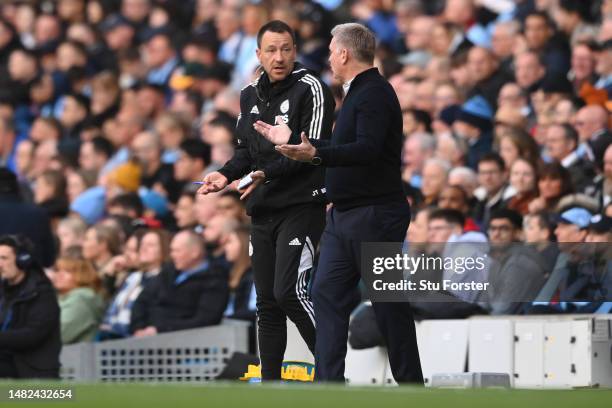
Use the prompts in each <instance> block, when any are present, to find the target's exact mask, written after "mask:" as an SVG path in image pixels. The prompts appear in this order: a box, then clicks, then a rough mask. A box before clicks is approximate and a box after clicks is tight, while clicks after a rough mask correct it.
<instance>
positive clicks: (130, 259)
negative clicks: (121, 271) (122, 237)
mask: <svg viewBox="0 0 612 408" xmlns="http://www.w3.org/2000/svg"><path fill="white" fill-rule="evenodd" d="M123 256H124V257H125V267H126V268H129V269H136V268H138V267H139V262H138V261H139V253H138V239H137V238H136V237H130V238H129V239H128V240H127V242H126V243H125V247H124V248H123Z"/></svg>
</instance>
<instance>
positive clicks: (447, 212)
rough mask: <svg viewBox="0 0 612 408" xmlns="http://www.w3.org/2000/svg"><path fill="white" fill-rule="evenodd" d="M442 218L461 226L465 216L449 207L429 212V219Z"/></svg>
mask: <svg viewBox="0 0 612 408" xmlns="http://www.w3.org/2000/svg"><path fill="white" fill-rule="evenodd" d="M431 220H444V221H446V222H447V223H449V224H454V225H458V226H460V227H461V228H463V225H464V224H465V217H464V216H463V214H461V211H459V210H451V209H450V208H438V209H436V210H433V211H432V212H431V214H429V221H431Z"/></svg>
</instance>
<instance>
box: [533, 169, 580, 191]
mask: <svg viewBox="0 0 612 408" xmlns="http://www.w3.org/2000/svg"><path fill="white" fill-rule="evenodd" d="M538 176H539V177H538V181H539V180H542V179H553V180H561V192H560V193H559V197H563V196H564V195H567V194H572V193H573V192H574V184H573V182H572V175H571V174H570V172H569V170H567V169H566V168H565V167H563V166H562V165H561V163H559V162H552V163H544V164H542V165H541V166H540V168H539V169H538Z"/></svg>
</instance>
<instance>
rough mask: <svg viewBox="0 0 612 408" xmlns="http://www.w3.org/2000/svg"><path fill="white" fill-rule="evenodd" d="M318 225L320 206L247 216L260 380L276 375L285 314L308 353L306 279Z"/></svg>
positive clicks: (311, 333) (311, 336)
mask: <svg viewBox="0 0 612 408" xmlns="http://www.w3.org/2000/svg"><path fill="white" fill-rule="evenodd" d="M324 225H325V207H323V205H321V204H318V205H305V206H297V207H292V208H289V209H287V210H285V211H283V212H281V213H279V214H276V215H274V216H270V217H264V218H260V217H254V218H253V224H252V229H251V246H252V253H251V262H252V265H253V275H254V279H255V290H256V292H257V327H258V337H259V338H258V341H259V355H260V360H261V376H262V379H263V380H277V379H280V376H281V366H282V362H283V356H284V354H285V348H286V347H287V317H289V318H290V319H291V320H292V321H293V322H294V323H295V325H296V326H297V328H298V330H299V332H300V334H301V335H302V337H303V338H304V341H305V342H306V344H307V345H308V348H309V349H310V350H311V351H312V352H313V354H314V347H315V320H314V307H313V305H312V301H311V300H310V297H309V294H308V283H309V282H310V275H311V270H312V266H313V264H314V255H315V248H316V247H317V245H318V243H319V239H320V237H321V232H322V231H323V227H324Z"/></svg>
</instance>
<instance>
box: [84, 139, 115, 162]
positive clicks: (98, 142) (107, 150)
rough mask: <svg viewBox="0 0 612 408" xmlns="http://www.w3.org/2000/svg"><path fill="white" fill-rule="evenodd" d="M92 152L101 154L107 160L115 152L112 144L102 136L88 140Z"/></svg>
mask: <svg viewBox="0 0 612 408" xmlns="http://www.w3.org/2000/svg"><path fill="white" fill-rule="evenodd" d="M90 142H91V145H92V147H93V149H94V152H96V153H98V154H103V155H104V156H106V157H107V158H109V157H111V156H112V155H113V153H114V152H115V148H114V147H113V144H112V143H111V142H110V140H108V139H107V138H105V137H104V136H96V137H94V138H93V139H91V140H90Z"/></svg>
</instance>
